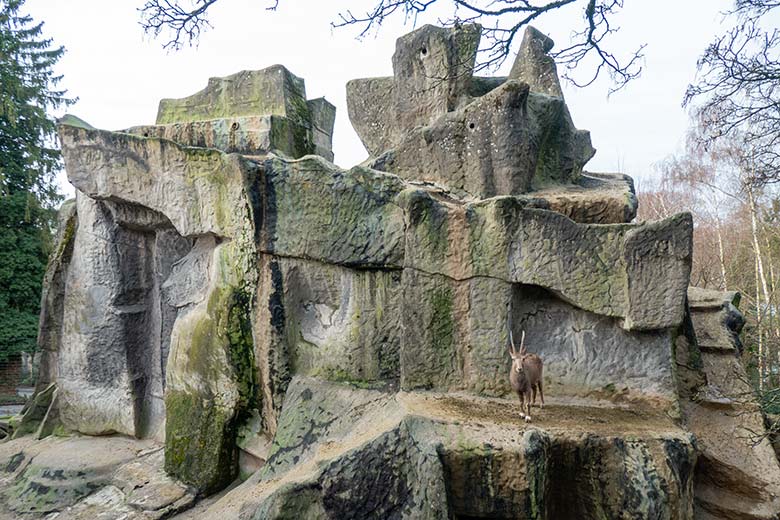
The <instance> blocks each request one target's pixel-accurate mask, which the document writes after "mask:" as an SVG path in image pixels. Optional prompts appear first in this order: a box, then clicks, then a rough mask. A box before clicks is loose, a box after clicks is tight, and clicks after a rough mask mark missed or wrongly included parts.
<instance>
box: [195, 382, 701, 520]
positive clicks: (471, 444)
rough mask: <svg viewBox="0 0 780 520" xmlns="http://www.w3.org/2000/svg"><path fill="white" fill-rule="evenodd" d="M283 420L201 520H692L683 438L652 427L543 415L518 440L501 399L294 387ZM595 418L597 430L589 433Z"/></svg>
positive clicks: (690, 458)
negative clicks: (267, 449) (248, 472)
mask: <svg viewBox="0 0 780 520" xmlns="http://www.w3.org/2000/svg"><path fill="white" fill-rule="evenodd" d="M284 410H285V411H284V413H283V414H282V416H281V417H280V424H279V431H278V433H277V436H276V440H275V443H274V448H273V450H272V455H271V457H270V458H269V462H268V464H267V466H266V467H265V468H264V469H263V470H262V471H261V472H260V473H258V474H256V475H255V476H253V477H252V478H250V479H249V480H248V481H247V482H245V483H244V484H242V485H241V486H239V487H237V488H235V489H234V490H232V491H231V492H229V493H228V494H227V495H225V496H224V497H223V498H222V499H220V500H219V501H217V502H216V503H215V504H213V505H212V506H211V507H210V508H209V509H208V510H207V511H206V512H205V513H204V517H206V518H217V517H223V518H224V517H231V518H257V519H259V518H263V519H272V518H290V516H289V515H294V516H295V517H296V518H298V517H302V518H334V519H335V518H409V519H411V518H426V519H428V518H430V519H436V518H441V519H444V518H539V519H551V520H552V519H556V520H568V519H575V518H597V517H598V516H599V515H600V514H601V515H606V517H607V518H618V517H621V516H622V517H628V518H673V519H677V518H690V517H691V514H692V509H691V508H692V501H691V485H692V468H693V465H694V462H695V452H694V450H693V447H692V439H691V438H690V437H689V436H688V435H686V434H685V433H684V432H682V431H681V430H679V429H678V428H677V427H676V426H675V425H674V424H673V423H672V422H671V421H669V420H668V419H667V418H664V417H663V416H662V415H659V416H651V415H646V416H644V417H640V416H637V415H635V414H631V413H630V412H621V411H619V410H611V411H609V412H603V411H597V410H596V409H587V408H582V409H566V408H562V407H561V408H558V407H556V406H555V405H553V406H551V407H549V408H548V409H546V410H545V411H544V412H541V413H542V414H545V415H546V417H547V420H546V423H545V425H543V426H541V427H539V428H537V427H534V428H529V427H527V426H523V424H522V423H521V421H520V418H519V415H518V414H517V413H516V410H514V409H513V408H512V407H511V406H507V405H506V403H505V402H502V401H497V400H484V399H482V400H479V399H469V398H464V397H455V396H448V395H446V394H406V393H400V394H396V395H395V396H394V397H393V395H392V394H386V393H383V392H378V391H372V390H358V389H355V388H354V387H352V386H350V385H336V384H332V383H331V384H328V383H322V382H319V381H317V380H312V379H307V378H296V379H294V380H293V382H292V384H291V385H290V388H289V390H288V394H287V398H286V401H285V406H284ZM605 413H608V414H609V421H594V418H595V417H598V416H599V415H602V416H603V414H605ZM615 432H619V433H618V434H617V436H615ZM628 432H630V434H629V435H630V436H631V439H632V440H630V441H625V440H623V439H622V437H623V436H624V435H626V434H627V433H628ZM607 482H608V483H609V484H608V485H606V486H605V483H607Z"/></svg>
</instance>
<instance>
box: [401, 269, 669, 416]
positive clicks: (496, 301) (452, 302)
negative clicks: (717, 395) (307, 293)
mask: <svg viewBox="0 0 780 520" xmlns="http://www.w3.org/2000/svg"><path fill="white" fill-rule="evenodd" d="M402 285H403V288H404V292H403V305H402V307H401V309H402V313H403V318H402V322H403V326H404V328H403V336H402V341H401V387H402V388H403V389H405V390H415V389H435V390H439V391H454V390H467V391H471V392H477V393H480V394H486V395H495V396H498V395H509V394H510V393H511V391H510V388H509V387H508V385H507V383H506V378H507V374H508V371H509V365H510V359H509V355H508V354H507V350H506V345H507V344H508V330H507V324H508V323H511V324H512V326H513V329H514V337H515V338H520V335H521V331H523V330H524V331H525V333H526V345H528V348H529V350H530V351H531V352H535V353H537V354H539V355H540V356H541V357H542V359H544V384H545V390H544V391H545V395H550V396H569V397H572V396H579V397H588V398H595V399H604V400H609V401H613V402H624V403H625V402H631V401H632V400H640V401H646V402H647V401H649V402H653V401H655V404H660V405H662V406H664V407H667V408H670V409H671V410H675V409H676V408H677V396H676V392H675V389H674V369H673V367H672V364H673V362H672V334H671V332H670V331H654V332H628V331H624V330H622V329H621V328H620V327H618V326H617V324H616V323H615V320H614V319H612V318H608V317H604V316H597V315H595V314H592V313H589V312H586V311H583V310H580V309H576V308H574V307H572V306H571V305H569V304H567V303H565V302H563V301H561V300H560V299H558V298H556V297H555V296H553V295H552V294H550V293H549V292H547V291H544V290H542V289H540V288H538V287H534V286H523V285H518V284H510V283H507V282H504V281H501V280H496V279H495V278H487V277H474V278H470V279H468V280H464V281H459V282H457V281H453V280H450V279H448V278H445V277H443V276H439V275H433V276H431V275H427V274H423V273H419V272H415V271H412V270H406V271H404V275H403V279H402ZM509 312H511V314H512V315H511V317H510V316H508V313H509ZM518 341H519V340H518Z"/></svg>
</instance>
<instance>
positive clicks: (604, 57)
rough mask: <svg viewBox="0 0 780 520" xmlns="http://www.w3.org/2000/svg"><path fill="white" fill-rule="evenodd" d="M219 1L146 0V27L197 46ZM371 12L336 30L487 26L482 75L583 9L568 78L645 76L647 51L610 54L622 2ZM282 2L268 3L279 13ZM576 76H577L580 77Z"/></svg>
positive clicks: (419, 0) (493, 2) (377, 5)
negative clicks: (532, 34)
mask: <svg viewBox="0 0 780 520" xmlns="http://www.w3.org/2000/svg"><path fill="white" fill-rule="evenodd" d="M218 1H219V0H147V1H146V2H145V3H144V5H143V6H142V7H141V8H140V9H139V11H140V13H141V25H142V27H143V28H144V30H145V31H146V32H147V33H151V34H153V35H154V36H155V37H159V36H161V35H163V34H165V38H166V40H165V42H164V43H163V47H165V48H168V49H174V50H176V49H179V48H181V47H182V46H184V45H193V44H195V43H196V42H197V41H198V38H199V37H200V34H201V31H202V30H204V29H206V28H209V27H211V25H210V24H209V21H208V18H207V11H208V10H209V9H210V8H211V7H212V6H213V5H214V4H216V3H217V2H218ZM373 2H374V4H373V7H372V8H371V9H369V10H368V11H365V12H363V11H361V12H357V11H353V10H349V9H348V10H346V11H342V12H338V13H337V14H336V20H335V21H333V22H332V24H331V25H332V26H333V27H336V28H340V27H351V26H355V27H356V28H357V29H358V38H362V37H365V36H368V35H370V34H374V33H375V32H376V31H377V30H378V29H379V28H380V27H381V26H382V25H383V23H384V22H385V21H386V20H388V19H390V18H396V17H402V18H403V20H404V22H406V23H409V24H411V25H415V24H417V23H418V22H421V21H422V18H423V17H425V16H426V15H428V14H429V13H431V11H433V10H434V7H435V8H444V9H446V12H448V13H449V14H448V15H447V17H445V18H444V19H441V18H439V19H438V20H436V21H437V22H438V23H442V24H445V25H456V24H464V23H479V24H481V25H482V26H483V41H484V43H483V46H482V47H481V48H480V50H479V54H478V63H477V69H478V70H480V69H485V68H488V69H495V68H497V67H498V66H499V65H501V63H503V62H504V61H505V60H506V59H507V57H509V55H510V53H511V50H512V44H513V43H514V42H515V38H516V37H517V35H518V34H522V30H523V28H524V27H526V26H528V25H529V24H531V23H533V22H535V21H537V20H540V19H542V18H543V17H546V16H547V15H549V14H550V13H553V12H555V11H557V10H559V9H562V8H565V7H567V6H572V7H574V6H576V7H579V8H580V9H582V25H581V26H580V28H579V29H577V30H575V31H574V33H573V35H572V39H571V42H570V43H569V45H567V46H565V47H563V48H561V49H560V50H557V51H554V53H553V56H554V57H555V59H556V61H557V62H558V63H559V64H561V65H562V66H563V69H564V70H563V76H564V78H566V79H568V80H569V81H571V82H572V83H573V84H575V85H577V86H587V85H590V84H592V83H593V82H594V81H595V80H596V79H597V78H598V77H599V76H600V75H601V74H602V73H604V72H606V73H607V74H608V75H609V76H610V77H611V79H612V87H611V90H612V91H613V92H614V91H616V90H619V89H620V88H622V87H624V86H625V85H626V84H627V83H628V82H629V81H631V80H633V79H635V78H637V77H638V76H639V75H640V73H641V72H642V62H643V57H644V55H643V51H644V48H645V46H644V45H640V46H638V47H637V48H636V49H634V51H633V52H629V53H625V54H624V53H616V52H615V51H613V50H610V46H609V37H610V36H611V35H613V34H614V33H615V32H616V31H618V29H619V28H618V27H617V26H616V25H615V23H614V17H615V15H616V14H617V13H618V11H619V10H620V9H621V8H622V7H623V0H373ZM277 7H278V0H276V1H272V2H269V5H268V9H269V10H275V9H276V8H277ZM575 71H576V74H575Z"/></svg>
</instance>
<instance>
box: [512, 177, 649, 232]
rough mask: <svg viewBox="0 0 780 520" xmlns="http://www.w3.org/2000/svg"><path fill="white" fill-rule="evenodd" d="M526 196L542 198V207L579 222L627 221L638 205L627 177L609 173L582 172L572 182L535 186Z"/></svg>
mask: <svg viewBox="0 0 780 520" xmlns="http://www.w3.org/2000/svg"><path fill="white" fill-rule="evenodd" d="M527 196H528V197H532V198H534V199H536V200H542V201H545V202H546V203H547V207H546V208H545V209H549V210H551V211H555V212H558V213H562V214H564V215H566V216H567V217H569V218H570V219H572V220H573V221H575V222H578V223H582V224H621V223H625V222H631V221H632V220H634V217H636V211H637V207H638V205H639V202H638V201H637V198H636V193H635V192H634V181H633V180H632V179H631V177H629V176H627V175H622V174H611V173H591V172H584V173H583V174H582V175H581V176H580V178H579V179H578V180H577V183H576V184H573V185H570V186H556V187H553V188H547V189H542V190H537V191H534V192H531V193H529V194H528V195H527Z"/></svg>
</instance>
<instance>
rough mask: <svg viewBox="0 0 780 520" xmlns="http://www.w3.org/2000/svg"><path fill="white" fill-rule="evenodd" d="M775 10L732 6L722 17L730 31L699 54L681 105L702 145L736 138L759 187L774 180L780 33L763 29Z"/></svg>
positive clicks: (778, 147)
mask: <svg viewBox="0 0 780 520" xmlns="http://www.w3.org/2000/svg"><path fill="white" fill-rule="evenodd" d="M778 7H780V1H778V0H736V3H735V7H734V9H733V10H732V11H731V12H730V13H729V14H728V16H731V17H734V18H735V20H736V23H735V25H734V26H733V27H732V28H731V29H730V30H728V31H727V32H726V33H725V34H723V35H721V36H719V37H718V38H717V39H716V40H715V41H714V42H713V43H711V44H710V45H709V46H708V47H707V49H706V50H705V51H704V54H703V55H702V56H701V58H700V59H699V62H698V70H699V76H698V81H697V82H696V83H695V84H692V85H689V86H688V89H687V91H686V93H685V98H684V101H683V105H684V106H690V107H692V109H693V113H694V114H695V115H696V117H697V118H698V119H699V120H700V121H701V124H702V126H703V128H704V130H705V131H704V132H702V134H701V138H702V142H703V143H704V144H705V145H706V146H710V145H712V143H713V142H715V141H717V140H720V139H723V138H726V137H728V138H734V137H737V138H738V139H739V140H740V141H742V142H743V143H744V146H745V147H746V149H750V156H751V161H752V165H751V168H753V169H754V170H755V171H756V172H757V174H756V175H755V178H756V180H758V181H760V182H765V183H766V182H776V181H778V180H780V31H778V29H777V28H774V27H764V25H765V24H764V23H763V22H764V18H763V17H765V16H766V15H767V14H768V13H770V12H772V11H773V10H775V9H778ZM775 12H777V11H775ZM695 103H696V104H697V105H695V106H694V104H695Z"/></svg>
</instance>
